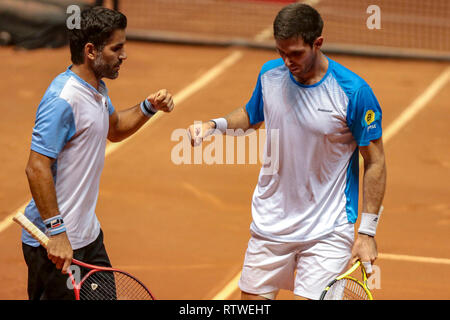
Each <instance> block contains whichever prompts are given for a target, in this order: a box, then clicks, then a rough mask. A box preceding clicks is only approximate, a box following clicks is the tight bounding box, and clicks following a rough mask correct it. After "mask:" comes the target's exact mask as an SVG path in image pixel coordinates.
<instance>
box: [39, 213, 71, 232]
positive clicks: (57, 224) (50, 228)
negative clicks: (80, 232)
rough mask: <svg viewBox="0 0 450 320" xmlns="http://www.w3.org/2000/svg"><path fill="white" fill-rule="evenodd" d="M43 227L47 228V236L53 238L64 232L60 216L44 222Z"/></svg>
mask: <svg viewBox="0 0 450 320" xmlns="http://www.w3.org/2000/svg"><path fill="white" fill-rule="evenodd" d="M44 224H45V227H46V228H47V234H48V235H49V236H54V235H57V234H60V233H63V232H65V231H66V226H65V225H64V220H63V219H62V216H61V215H60V214H58V215H56V216H54V217H51V218H48V219H47V220H44Z"/></svg>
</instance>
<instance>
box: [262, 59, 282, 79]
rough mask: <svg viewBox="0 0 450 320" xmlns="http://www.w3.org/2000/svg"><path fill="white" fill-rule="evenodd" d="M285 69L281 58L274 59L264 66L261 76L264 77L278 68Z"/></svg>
mask: <svg viewBox="0 0 450 320" xmlns="http://www.w3.org/2000/svg"><path fill="white" fill-rule="evenodd" d="M280 67H281V68H283V67H284V61H283V59H281V58H278V59H273V60H269V61H267V62H266V63H264V64H263V66H262V67H261V72H260V74H261V75H263V74H265V73H266V72H268V71H271V70H274V69H277V68H280Z"/></svg>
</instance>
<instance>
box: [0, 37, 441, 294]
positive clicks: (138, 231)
mask: <svg viewBox="0 0 450 320" xmlns="http://www.w3.org/2000/svg"><path fill="white" fill-rule="evenodd" d="M236 52H238V53H236ZM127 53H128V60H127V61H126V62H125V63H124V64H123V67H122V69H121V74H120V76H119V78H118V79H116V80H114V81H106V82H107V85H108V87H109V90H110V96H111V99H112V102H113V104H114V106H115V107H116V109H118V110H120V109H123V108H127V107H130V106H132V105H135V104H136V103H138V102H140V101H142V99H143V98H145V97H146V96H147V95H148V94H149V93H152V92H154V91H156V90H157V89H160V88H167V89H168V90H169V91H171V92H172V93H173V94H174V95H175V101H176V102H177V100H178V101H179V102H178V103H177V105H176V107H175V110H174V111H173V112H172V113H171V114H164V115H162V116H161V117H159V118H158V119H156V120H155V121H152V122H151V123H150V125H148V126H147V127H145V129H143V130H142V131H141V132H140V133H139V134H138V135H135V136H134V137H132V138H130V139H129V140H127V141H126V142H125V143H123V144H122V145H120V147H119V148H117V149H115V150H113V152H109V153H108V154H107V157H106V161H105V167H104V170H103V175H102V180H101V186H100V196H99V200H98V205H97V215H98V217H99V220H100V222H101V225H102V228H103V231H104V233H105V243H106V247H107V250H108V252H109V255H110V258H111V261H112V263H113V265H114V266H115V267H118V268H123V269H125V270H127V271H129V272H130V273H133V274H135V275H136V276H137V277H138V278H139V279H141V280H142V281H143V282H144V283H145V284H147V285H148V286H149V288H150V289H151V290H152V292H153V293H154V294H155V296H156V297H157V298H159V299H168V300H172V299H174V300H179V299H200V300H203V299H204V300H209V299H213V298H216V297H217V295H218V294H222V295H221V296H220V297H222V298H224V299H238V298H239V291H238V289H237V287H236V286H235V285H234V283H230V281H232V280H233V279H234V278H235V276H236V275H237V274H238V273H239V271H240V269H241V266H242V262H243V257H244V253H245V249H246V247H247V241H248V239H249V225H250V221H251V212H250V207H251V197H252V193H253V189H254V187H255V184H256V182H257V178H258V172H259V168H260V165H259V164H245V165H244V164H234V165H232V164H230V165H207V164H199V165H194V164H191V165H187V164H182V165H175V164H174V163H173V162H172V160H171V152H172V149H173V148H174V147H175V146H176V145H177V144H178V141H172V140H171V134H172V133H173V132H174V130H176V129H180V128H186V127H188V126H189V125H190V124H191V123H193V121H194V120H207V119H210V118H214V117H218V116H221V115H224V114H226V113H228V112H230V111H232V110H233V109H235V108H236V107H238V106H241V105H243V104H245V103H246V102H247V100H248V99H249V97H250V95H251V92H252V90H253V87H254V85H255V83H256V78H257V75H258V72H259V69H260V67H261V66H262V64H263V63H264V62H265V61H267V60H269V59H273V58H276V57H277V56H276V54H275V53H274V52H271V51H263V50H250V49H237V48H236V49H235V48H210V47H189V46H176V45H163V44H152V43H135V42H129V43H128V44H127ZM231 54H234V56H233V57H235V58H236V60H235V61H233V62H232V63H230V65H229V66H227V67H225V68H224V69H223V70H222V72H221V73H219V74H217V75H216V76H215V77H214V78H213V79H212V80H209V81H207V82H206V83H205V84H203V85H201V86H200V87H199V88H198V90H197V91H195V92H192V93H191V94H190V95H188V96H183V97H181V95H180V93H181V92H183V90H184V89H185V88H187V87H188V86H189V85H191V84H192V83H194V82H195V81H196V80H197V79H199V78H201V77H202V76H203V75H204V74H205V73H207V72H208V71H210V70H211V68H214V67H215V66H217V65H219V64H220V63H221V61H223V59H225V58H226V57H228V56H230V55H231ZM331 58H334V59H336V60H337V61H338V62H340V63H342V64H344V65H345V66H347V67H349V68H350V69H352V70H353V71H355V72H356V73H358V74H360V75H361V76H362V77H363V78H365V79H366V80H367V82H368V83H369V84H370V85H371V87H372V88H373V90H374V92H375V94H376V95H377V97H378V99H379V101H380V104H381V106H382V108H383V128H384V130H387V128H389V127H390V126H391V125H392V124H393V123H395V121H396V120H398V119H399V117H400V115H401V114H402V112H404V111H405V110H407V109H408V107H409V106H411V104H412V103H413V102H414V101H415V99H416V98H419V97H422V96H423V94H424V92H425V91H426V89H427V88H428V87H429V86H430V84H432V83H433V81H435V80H436V79H437V78H438V77H439V76H440V75H441V74H442V73H443V72H445V70H447V68H449V66H450V65H449V64H448V63H443V62H431V61H416V60H409V61H408V60H389V59H376V58H361V57H350V56H333V55H331ZM0 61H1V69H0V92H1V99H0V111H1V114H2V116H1V117H0V130H1V134H0V146H1V150H2V152H1V153H0V162H1V164H2V166H1V170H0V223H1V225H0V228H1V231H0V283H1V286H0V299H26V298H27V293H26V279H27V269H26V265H25V262H24V259H23V256H22V250H21V242H20V232H21V230H20V228H19V227H18V226H17V225H15V224H10V223H9V222H8V221H9V219H10V215H11V214H13V213H14V212H16V211H17V210H18V209H19V208H20V207H21V206H22V205H24V204H25V203H27V202H28V201H29V199H30V197H31V195H30V192H29V189H28V184H27V180H26V176H25V172H24V169H25V165H26V162H27V159H28V153H29V147H30V141H31V132H32V128H33V124H34V117H35V112H36V108H37V106H38V104H39V101H40V99H41V97H42V95H43V93H44V91H45V90H46V88H47V86H48V85H49V83H50V81H51V80H52V79H53V78H54V77H55V76H56V75H57V74H59V73H61V72H63V71H64V70H65V69H66V68H67V66H68V65H69V54H68V48H61V49H57V50H49V49H48V50H47V49H42V50H36V51H32V52H27V51H15V50H13V49H12V48H0ZM449 101H450V85H449V82H448V77H447V82H446V83H445V84H444V85H443V86H442V88H441V89H439V90H438V91H437V92H436V94H435V95H433V96H432V97H431V99H429V101H427V102H426V104H425V106H424V108H423V109H421V110H420V111H419V112H418V113H417V114H415V116H414V117H412V118H411V119H409V120H407V121H406V122H404V123H402V125H401V126H400V127H399V128H398V130H397V131H394V132H393V133H392V134H391V135H390V136H389V139H388V140H387V141H385V151H386V156H387V166H388V184H387V191H386V196H385V200H384V207H385V211H384V213H383V216H382V219H381V224H380V226H379V229H378V230H379V231H378V234H377V240H378V248H379V252H380V258H379V259H378V260H377V265H378V266H379V267H380V270H381V289H377V290H374V296H375V298H376V299H449V298H450V277H448V274H449V272H450V236H449V235H450V200H449V194H448V192H449V190H450V140H449V136H448V133H449V127H448V126H449V121H448V119H449V111H450V110H449ZM385 132H386V131H385ZM422 257H427V258H428V259H422ZM431 258H433V259H431ZM224 288H229V290H225V291H223V290H224ZM279 298H280V299H291V298H292V295H291V294H290V293H289V292H281V294H280V296H279Z"/></svg>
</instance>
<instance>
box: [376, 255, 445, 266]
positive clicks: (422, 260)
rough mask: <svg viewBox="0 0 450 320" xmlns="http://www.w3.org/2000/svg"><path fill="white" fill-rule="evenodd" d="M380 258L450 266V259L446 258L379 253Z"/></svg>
mask: <svg viewBox="0 0 450 320" xmlns="http://www.w3.org/2000/svg"><path fill="white" fill-rule="evenodd" d="M378 258H379V259H383V260H396V261H406V262H419V263H434V264H447V265H450V259H445V258H432V257H418V256H407V255H403V254H390V253H379V254H378Z"/></svg>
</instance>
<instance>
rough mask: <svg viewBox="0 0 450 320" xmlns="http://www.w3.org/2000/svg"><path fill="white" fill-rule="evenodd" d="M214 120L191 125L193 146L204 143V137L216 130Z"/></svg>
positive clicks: (190, 133)
mask: <svg viewBox="0 0 450 320" xmlns="http://www.w3.org/2000/svg"><path fill="white" fill-rule="evenodd" d="M214 129H215V128H214V122H212V121H208V122H198V123H194V124H193V125H190V126H189V128H188V135H189V137H190V138H191V145H192V146H193V147H195V146H198V145H200V144H201V143H202V141H203V139H205V138H206V137H207V136H209V135H211V134H212V133H213V132H214Z"/></svg>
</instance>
